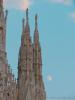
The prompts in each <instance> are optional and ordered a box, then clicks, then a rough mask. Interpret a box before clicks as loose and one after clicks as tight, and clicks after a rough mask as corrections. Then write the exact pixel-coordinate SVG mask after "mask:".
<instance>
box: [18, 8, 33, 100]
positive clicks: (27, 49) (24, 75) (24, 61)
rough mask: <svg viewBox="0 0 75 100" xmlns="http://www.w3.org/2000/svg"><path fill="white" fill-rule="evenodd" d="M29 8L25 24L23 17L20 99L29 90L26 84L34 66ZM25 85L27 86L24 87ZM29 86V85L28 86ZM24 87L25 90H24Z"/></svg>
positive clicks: (19, 78)
mask: <svg viewBox="0 0 75 100" xmlns="http://www.w3.org/2000/svg"><path fill="white" fill-rule="evenodd" d="M28 20H29V19H28V9H27V10H26V23H25V24H24V22H25V21H24V19H23V31H22V32H23V33H22V37H21V47H20V51H19V61H18V68H19V70H18V87H19V89H18V94H19V96H18V100H27V99H25V98H26V97H25V94H24V93H25V92H26V91H27V89H26V87H25V84H26V82H28V81H29V80H30V77H31V72H32V69H33V68H32V67H33V63H32V62H33V48H32V41H31V37H30V26H29V21H28ZM23 87H25V88H23ZM27 88H28V87H27ZM22 89H24V90H22Z"/></svg>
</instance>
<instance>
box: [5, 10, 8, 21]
mask: <svg viewBox="0 0 75 100" xmlns="http://www.w3.org/2000/svg"><path fill="white" fill-rule="evenodd" d="M5 13H6V14H5V21H6V20H7V15H8V10H6V11H5Z"/></svg>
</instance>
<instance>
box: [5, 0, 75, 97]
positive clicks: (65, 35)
mask: <svg viewBox="0 0 75 100" xmlns="http://www.w3.org/2000/svg"><path fill="white" fill-rule="evenodd" d="M51 1H52V0H50V1H48V0H41V2H40V0H38V2H34V3H33V4H32V5H31V6H30V8H29V22H30V28H31V36H32V37H33V33H34V16H35V14H36V13H38V16H39V35H40V43H41V47H42V62H43V66H42V69H43V79H44V83H45V89H46V93H47V97H52V96H54V97H58V96H59V97H60V96H61V97H62V96H66V97H67V96H69V97H72V96H73V97H74V96H75V77H74V76H75V5H74V4H72V3H71V2H70V1H71V0H69V3H65V2H58V0H56V1H57V2H51ZM54 1H55V0H54ZM60 1H61V0H60ZM62 1H63V0H62ZM23 17H25V12H24V11H22V10H15V9H10V8H9V14H8V20H7V53H8V62H9V64H10V65H11V67H12V70H13V73H14V74H15V76H16V77H17V62H18V51H19V47H20V41H21V34H22V18H23ZM49 77H50V78H52V80H49Z"/></svg>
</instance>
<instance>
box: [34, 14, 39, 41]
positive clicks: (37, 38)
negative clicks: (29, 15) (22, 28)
mask: <svg viewBox="0 0 75 100" xmlns="http://www.w3.org/2000/svg"><path fill="white" fill-rule="evenodd" d="M38 42H39V32H38V15H37V14H36V15H35V31H34V43H38Z"/></svg>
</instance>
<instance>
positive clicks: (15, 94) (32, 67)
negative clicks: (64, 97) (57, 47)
mask: <svg viewBox="0 0 75 100" xmlns="http://www.w3.org/2000/svg"><path fill="white" fill-rule="evenodd" d="M7 14H8V12H7V11H4V8H3V0H0V100H46V92H45V87H44V82H43V77H42V55H41V46H40V41H39V31H38V15H37V14H36V15H35V30H34V37H33V43H32V40H31V36H30V26H29V17H28V9H27V10H26V22H25V19H23V22H22V24H23V25H22V36H21V45H20V49H19V55H18V79H17V80H16V79H15V77H14V75H13V73H12V70H11V67H10V65H9V64H8V60H7V52H6V26H7V25H6V23H7Z"/></svg>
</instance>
